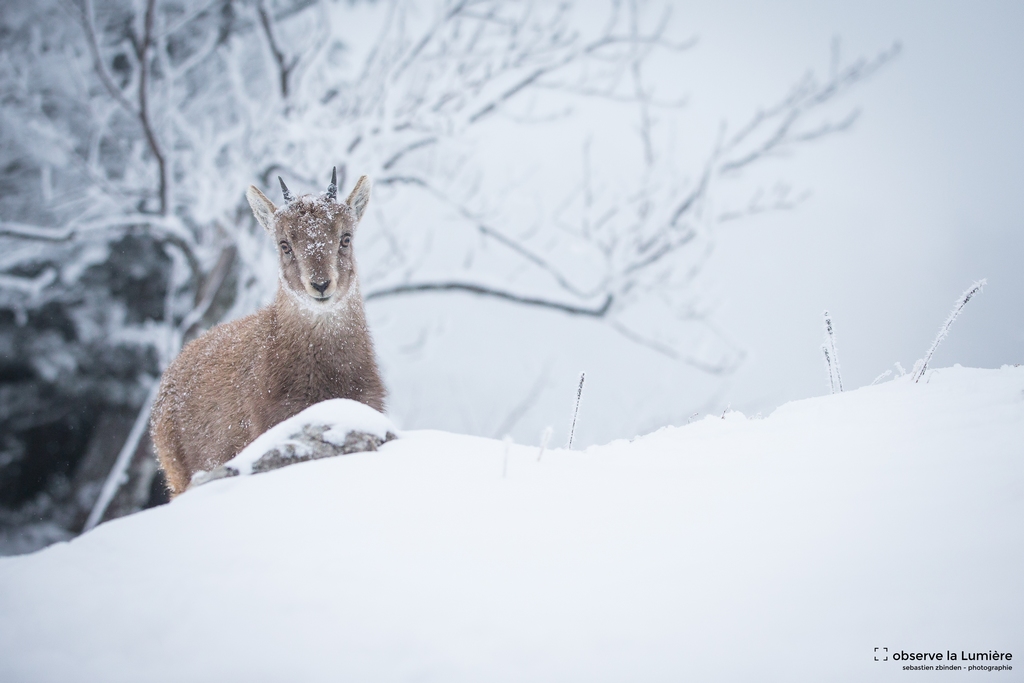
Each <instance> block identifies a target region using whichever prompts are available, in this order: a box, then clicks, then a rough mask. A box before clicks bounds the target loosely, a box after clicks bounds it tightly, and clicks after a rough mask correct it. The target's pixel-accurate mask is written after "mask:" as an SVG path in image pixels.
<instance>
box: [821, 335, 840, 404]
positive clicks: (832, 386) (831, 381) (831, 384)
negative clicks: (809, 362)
mask: <svg viewBox="0 0 1024 683" xmlns="http://www.w3.org/2000/svg"><path fill="white" fill-rule="evenodd" d="M821 351H822V353H824V354H825V370H826V371H828V388H829V391H830V392H831V393H833V394H834V393H836V379H835V376H834V375H833V374H832V359H831V358H830V357H829V355H828V344H822V345H821Z"/></svg>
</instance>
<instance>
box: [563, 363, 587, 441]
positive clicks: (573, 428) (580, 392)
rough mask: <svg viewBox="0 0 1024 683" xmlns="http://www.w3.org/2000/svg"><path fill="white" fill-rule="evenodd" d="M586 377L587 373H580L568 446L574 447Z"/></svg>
mask: <svg viewBox="0 0 1024 683" xmlns="http://www.w3.org/2000/svg"><path fill="white" fill-rule="evenodd" d="M586 377H587V373H585V372H581V373H580V385H579V386H578V387H576V407H575V408H573V411H572V424H571V425H569V443H568V445H567V446H566V448H572V439H573V437H574V436H575V435H576V418H577V416H579V414H580V397H581V396H583V380H584V379H586Z"/></svg>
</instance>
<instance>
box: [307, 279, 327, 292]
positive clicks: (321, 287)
mask: <svg viewBox="0 0 1024 683" xmlns="http://www.w3.org/2000/svg"><path fill="white" fill-rule="evenodd" d="M309 284H311V285H313V289H315V290H316V291H318V292H320V293H321V294H323V293H324V292H326V291H327V288H328V287H330V286H331V281H330V280H325V281H324V282H313V281H312V280H310V282H309Z"/></svg>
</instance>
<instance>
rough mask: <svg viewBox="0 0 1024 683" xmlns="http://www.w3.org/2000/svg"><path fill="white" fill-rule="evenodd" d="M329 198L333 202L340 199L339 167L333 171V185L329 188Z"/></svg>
mask: <svg viewBox="0 0 1024 683" xmlns="http://www.w3.org/2000/svg"><path fill="white" fill-rule="evenodd" d="M327 198H328V199H330V200H331V201H332V202H333V201H334V200H336V199H337V198H338V167H337V166H335V167H334V168H332V169H331V184H330V185H328V186H327Z"/></svg>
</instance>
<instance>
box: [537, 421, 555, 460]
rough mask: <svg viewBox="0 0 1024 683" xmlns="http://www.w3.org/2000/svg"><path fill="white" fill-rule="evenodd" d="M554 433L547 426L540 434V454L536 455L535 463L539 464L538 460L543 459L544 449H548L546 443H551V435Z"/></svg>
mask: <svg viewBox="0 0 1024 683" xmlns="http://www.w3.org/2000/svg"><path fill="white" fill-rule="evenodd" d="M554 431H555V430H553V429H552V428H551V427H550V426H547V427H545V428H544V431H543V432H541V433H540V452H539V453H537V462H540V459H541V458H543V457H544V449H545V448H547V447H548V441H551V435H552V434H553V433H554Z"/></svg>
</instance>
